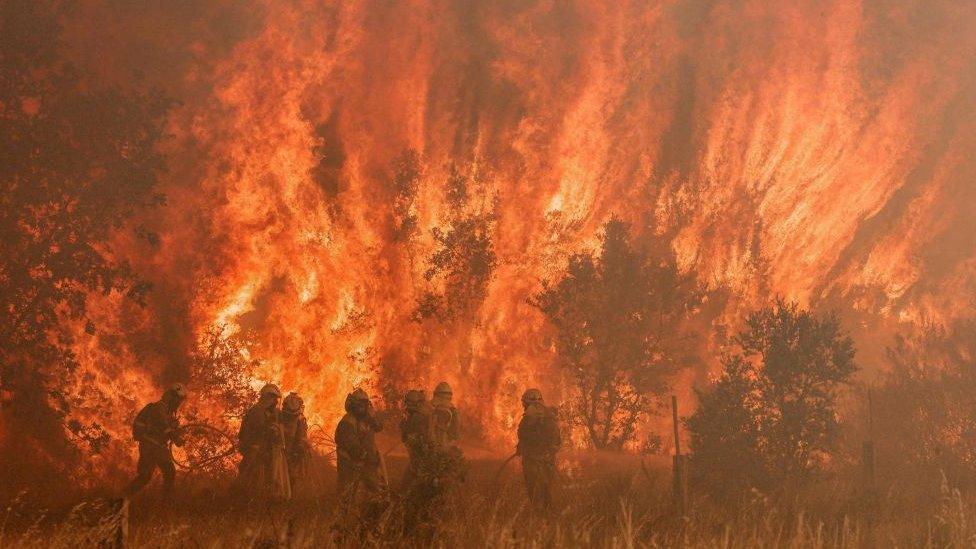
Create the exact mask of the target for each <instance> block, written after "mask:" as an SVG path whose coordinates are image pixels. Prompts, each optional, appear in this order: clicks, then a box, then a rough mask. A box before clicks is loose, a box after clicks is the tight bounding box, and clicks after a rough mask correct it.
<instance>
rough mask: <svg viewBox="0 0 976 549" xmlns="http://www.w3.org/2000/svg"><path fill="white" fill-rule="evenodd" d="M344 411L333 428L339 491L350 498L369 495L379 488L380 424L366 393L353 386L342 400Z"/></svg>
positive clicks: (372, 494) (344, 496)
mask: <svg viewBox="0 0 976 549" xmlns="http://www.w3.org/2000/svg"><path fill="white" fill-rule="evenodd" d="M345 409H346V414H345V415H344V416H343V417H342V419H341V420H340V421H339V425H337V426H336V431H335V443H336V467H337V469H338V475H339V490H340V491H341V492H342V493H343V498H344V499H345V500H347V501H352V500H354V499H355V498H356V496H357V494H358V493H360V491H362V493H364V494H366V495H368V496H370V497H372V496H375V495H377V494H378V493H379V491H380V475H379V468H380V454H379V450H377V448H376V439H375V435H376V433H378V432H379V431H380V430H382V426H381V425H380V422H379V420H377V418H376V416H375V414H374V413H373V406H372V403H371V402H370V401H369V395H367V394H366V392H365V391H363V390H362V389H356V390H355V391H353V392H352V393H350V394H349V395H348V396H346V402H345Z"/></svg>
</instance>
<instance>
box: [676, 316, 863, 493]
mask: <svg viewBox="0 0 976 549" xmlns="http://www.w3.org/2000/svg"><path fill="white" fill-rule="evenodd" d="M735 343H736V345H737V346H738V350H737V351H736V352H734V353H732V354H729V355H727V356H725V357H724V358H723V365H724V368H723V371H722V374H721V376H720V377H719V379H718V380H717V381H716V382H715V383H714V384H713V385H712V387H710V388H709V390H707V391H699V392H698V398H699V406H698V409H697V410H696V412H695V413H694V414H693V415H692V416H691V417H690V418H689V419H688V421H687V426H688V430H689V431H690V432H691V444H692V462H693V463H692V472H693V475H692V479H693V480H694V481H695V482H696V483H697V484H699V485H700V486H701V487H703V488H704V489H706V490H707V491H708V492H710V493H711V494H712V495H715V496H719V497H734V496H737V495H740V494H741V493H742V491H743V490H747V489H750V488H757V489H760V490H771V489H773V488H774V487H777V486H784V485H786V484H792V483H796V482H803V481H805V480H807V479H808V478H809V477H810V474H811V473H813V472H816V471H818V470H820V469H821V468H822V465H823V463H824V460H825V458H826V457H827V456H828V455H829V452H830V451H831V450H832V449H833V448H834V445H835V443H836V438H837V419H836V417H835V411H836V404H837V393H838V389H839V387H840V385H841V384H843V383H846V382H848V381H849V379H850V377H851V376H852V375H853V373H854V372H855V370H856V366H855V364H854V346H853V343H852V341H851V339H850V338H849V337H847V336H846V335H845V334H843V333H842V331H841V329H840V327H839V325H838V322H837V319H836V317H834V316H832V315H830V316H825V317H819V316H817V315H815V314H814V313H812V312H810V311H807V310H802V309H800V308H799V307H798V306H797V305H796V304H795V303H786V302H785V301H783V300H777V301H776V303H775V304H774V305H772V306H770V307H766V308H763V309H761V310H759V311H757V312H755V313H753V314H751V315H750V316H749V318H748V319H747V321H746V327H745V329H744V330H742V331H741V332H740V333H739V334H738V335H737V336H736V338H735Z"/></svg>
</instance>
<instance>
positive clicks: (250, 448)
mask: <svg viewBox="0 0 976 549" xmlns="http://www.w3.org/2000/svg"><path fill="white" fill-rule="evenodd" d="M279 400H281V389H279V388H278V386H277V385H275V384H273V383H268V384H266V385H265V386H264V387H262V388H261V391H260V393H259V396H258V402H257V403H256V404H255V405H254V406H252V407H251V408H250V409H249V410H248V411H247V413H246V414H244V420H243V421H242V422H241V430H240V433H239V435H238V438H239V447H238V449H239V450H240V452H241V454H242V456H243V459H241V465H240V474H239V475H238V486H239V488H240V489H242V490H243V491H245V492H246V493H249V494H250V496H251V498H254V497H269V498H271V499H288V498H290V497H291V482H290V479H289V477H288V465H287V460H286V459H285V452H284V446H285V437H284V431H283V430H282V427H281V418H280V412H279V410H278V401H279Z"/></svg>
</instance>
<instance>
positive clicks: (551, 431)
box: [545, 410, 563, 452]
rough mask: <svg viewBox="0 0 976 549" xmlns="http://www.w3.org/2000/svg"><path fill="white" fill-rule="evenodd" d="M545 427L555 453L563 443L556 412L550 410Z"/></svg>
mask: <svg viewBox="0 0 976 549" xmlns="http://www.w3.org/2000/svg"><path fill="white" fill-rule="evenodd" d="M545 426H546V434H547V435H548V438H549V442H550V445H551V446H552V450H553V452H555V451H556V450H558V449H559V447H560V446H562V443H563V440H562V435H560V433H559V421H558V419H557V418H556V411H555V410H550V413H549V414H547V415H546V422H545Z"/></svg>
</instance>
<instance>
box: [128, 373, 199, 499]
mask: <svg viewBox="0 0 976 549" xmlns="http://www.w3.org/2000/svg"><path fill="white" fill-rule="evenodd" d="M184 400H186V388H185V387H184V386H183V385H182V384H181V383H177V384H175V385H173V386H171V387H170V388H169V389H166V391H165V392H164V393H163V396H162V398H160V399H159V400H158V401H156V402H152V403H150V404H147V405H146V406H145V407H143V409H142V410H141V411H140V412H139V413H138V414H137V415H136V418H135V421H133V423H132V436H133V438H134V439H135V440H136V441H137V442H138V443H139V462H138V464H137V465H136V478H135V479H133V481H132V482H131V483H130V484H129V486H128V487H126V489H125V495H126V496H127V497H128V496H132V495H133V494H135V493H136V492H138V491H139V490H142V489H143V488H144V487H145V486H146V484H149V481H150V480H152V477H153V474H154V473H155V472H156V469H159V472H160V473H162V475H163V492H164V493H165V494H166V496H167V497H170V496H172V494H173V485H174V483H175V481H176V467H175V465H174V464H173V453H172V451H171V450H170V444H171V443H172V444H175V445H177V446H182V445H183V439H182V437H181V436H180V424H179V420H178V419H177V417H176V411H177V410H178V409H179V407H180V405H181V404H183V401H184Z"/></svg>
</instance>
